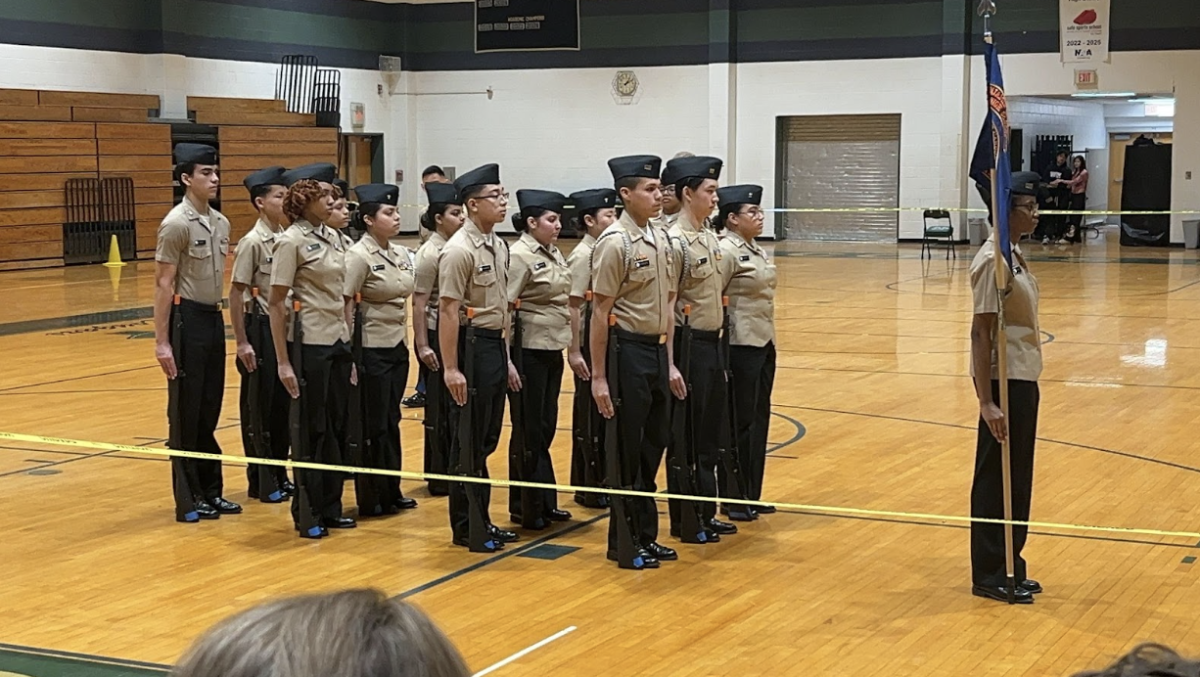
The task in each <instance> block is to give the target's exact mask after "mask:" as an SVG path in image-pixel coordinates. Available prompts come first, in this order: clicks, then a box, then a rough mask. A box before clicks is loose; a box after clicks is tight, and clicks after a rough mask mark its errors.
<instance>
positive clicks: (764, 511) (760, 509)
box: [753, 505, 775, 515]
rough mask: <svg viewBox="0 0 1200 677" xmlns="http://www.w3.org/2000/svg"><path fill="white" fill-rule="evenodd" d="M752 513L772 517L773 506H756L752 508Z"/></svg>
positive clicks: (773, 512)
mask: <svg viewBox="0 0 1200 677" xmlns="http://www.w3.org/2000/svg"><path fill="white" fill-rule="evenodd" d="M753 510H754V512H756V513H758V514H760V515H774V514H775V506H773V505H756V506H754V508H753Z"/></svg>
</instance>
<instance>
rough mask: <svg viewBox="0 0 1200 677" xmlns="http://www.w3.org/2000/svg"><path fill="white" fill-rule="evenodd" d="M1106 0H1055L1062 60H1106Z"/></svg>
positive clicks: (1107, 5) (1107, 13) (1108, 2)
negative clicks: (1057, 1) (1059, 28)
mask: <svg viewBox="0 0 1200 677" xmlns="http://www.w3.org/2000/svg"><path fill="white" fill-rule="evenodd" d="M1109 5H1110V0H1059V17H1060V20H1059V22H1060V24H1061V26H1062V29H1061V31H1060V32H1061V40H1062V60H1063V63H1108V17H1109Z"/></svg>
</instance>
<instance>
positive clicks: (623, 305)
mask: <svg viewBox="0 0 1200 677" xmlns="http://www.w3.org/2000/svg"><path fill="white" fill-rule="evenodd" d="M661 165H662V160H660V159H659V158H657V157H654V156H652V155H635V156H627V157H620V158H615V159H612V160H609V161H608V166H609V169H610V170H611V171H612V175H613V180H614V181H615V182H616V188H617V191H618V193H619V194H620V196H621V202H622V203H623V204H624V205H625V213H624V214H622V215H621V218H620V219H619V220H618V221H617V222H616V223H614V224H613V225H612V226H609V228H608V230H606V231H604V234H603V235H601V236H600V239H598V240H597V241H596V249H595V251H594V252H593V254H592V289H593V291H594V299H595V300H594V308H593V311H592V336H591V350H592V396H593V397H594V398H595V399H596V405H597V406H598V407H599V409H600V413H601V414H602V415H603V416H604V417H605V418H608V419H612V418H613V417H614V415H615V416H616V428H612V427H610V428H609V430H608V434H609V435H612V434H613V433H614V432H618V433H619V435H618V438H617V439H616V440H611V439H606V442H607V443H609V444H616V445H617V448H618V449H619V451H618V453H619V454H620V456H619V458H618V460H617V464H618V466H619V469H620V474H621V477H611V476H610V477H608V484H609V485H610V486H617V487H632V488H633V489H635V490H638V491H650V492H652V491H656V490H657V485H656V483H655V481H656V477H657V476H658V468H659V466H660V465H661V463H662V456H663V450H664V449H665V448H666V446H667V441H668V433H669V422H670V414H669V412H670V403H671V394H672V393H674V395H675V396H676V397H678V398H680V399H682V398H683V397H684V396H685V395H686V391H685V387H684V383H683V380H682V379H681V378H672V376H674V377H678V373H675V374H673V375H672V374H671V373H670V372H671V371H672V370H671V369H670V365H671V357H670V354H669V350H670V346H669V344H668V343H667V337H668V336H670V335H671V334H672V333H673V332H674V330H675V327H674V325H675V314H674V312H673V311H672V309H673V308H674V304H675V278H674V276H673V275H672V268H673V265H672V262H671V248H670V242H669V240H668V236H667V231H665V230H663V229H662V228H659V227H657V226H654V225H652V224H651V223H650V220H651V219H652V218H654V216H655V215H656V214H658V212H659V209H660V208H661V204H662V190H661V184H660V182H659V170H660V168H661ZM610 313H611V314H613V315H615V316H616V330H615V335H616V338H617V340H619V342H620V360H621V362H620V368H619V371H618V372H616V373H614V372H612V371H610V370H609V368H608V343H609V327H608V316H609V314H610ZM614 380H617V382H616V383H614V385H615V386H618V387H619V389H620V402H621V408H620V413H619V414H618V413H617V412H616V410H615V408H614V406H613V399H612V395H611V393H612V390H611V389H610V385H609V384H610V382H612V381H614ZM611 503H612V505H613V517H612V518H611V519H610V520H609V530H608V559H610V560H614V561H617V562H618V564H619V565H620V566H622V567H624V568H635V569H640V568H644V567H649V568H654V567H657V566H659V561H660V560H674V559H678V558H679V556H678V554H676V552H675V551H674V550H672V549H671V548H668V547H665V546H663V545H660V544H659V543H658V542H657V539H658V509H657V507H656V506H655V504H654V500H653V499H650V498H614V499H613V500H612V501H611ZM622 513H623V514H625V515H627V516H628V517H627V520H626V521H625V523H623V524H622V523H621V522H622V521H623V520H621V519H619V516H620V515H621V514H622ZM620 529H631V530H632V532H633V534H632V536H633V540H634V542H635V547H637V548H640V550H639V552H638V556H637V557H635V558H634V559H633V561H632V562H625V561H621V559H620V553H619V550H620V543H619V541H620V539H621V538H622V535H621V534H619V533H618V530H620Z"/></svg>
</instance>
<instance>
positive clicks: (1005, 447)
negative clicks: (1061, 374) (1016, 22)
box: [979, 0, 1017, 604]
mask: <svg viewBox="0 0 1200 677" xmlns="http://www.w3.org/2000/svg"><path fill="white" fill-rule="evenodd" d="M979 13H980V15H982V16H983V39H984V41H985V42H987V43H988V44H989V45H990V44H993V42H992V27H991V19H992V17H993V16H995V14H996V3H995V2H994V1H993V0H982V2H981V3H980V5H979ZM988 114H989V115H991V112H990V110H989V113H988ZM994 123H995V121H993V124H994ZM1001 124H1003V121H1002V122H1001ZM1002 133H1004V134H1005V135H1007V134H1008V129H1007V128H1005V129H1003V130H1002ZM994 156H995V157H994V159H993V163H992V177H991V178H992V191H991V193H992V214H993V216H994V217H995V218H996V219H997V220H999V218H1000V209H999V204H1000V200H1007V199H1009V196H1008V195H1003V196H1002V195H997V194H996V193H997V191H996V174H997V172H998V171H999V167H998V166H997V165H998V164H999V159H1000V153H995V154H994ZM992 225H993V229H992V234H993V238H992V240H993V245H994V246H995V249H996V251H995V257H994V258H995V263H996V266H995V268H996V300H997V304H996V309H997V312H996V337H995V345H996V369H997V372H998V373H997V375H998V377H999V382H1000V412H1001V413H1002V414H1003V415H1004V419H1003V421H1002V426H1003V429H1004V439H1003V440H1001V442H1000V467H1001V476H1002V478H1003V493H1004V573H1005V592H1007V594H1008V603H1009V604H1016V601H1017V600H1016V595H1017V582H1016V561H1015V560H1016V558H1015V553H1014V547H1013V525H1012V518H1013V507H1012V447H1011V444H1010V441H1009V434H1008V433H1009V428H1010V426H1009V425H1008V420H1009V419H1008V331H1007V324H1006V322H1005V320H1004V296H1005V291H1006V290H1007V289H1008V284H1009V279H1008V276H1009V271H1008V270H1007V268H1008V265H1007V259H1005V258H1004V250H1003V248H1002V244H1001V242H1000V238H999V237H996V235H998V234H999V229H998V228H996V227H995V226H996V224H992ZM1001 262H1004V264H1005V265H1004V266H1003V267H1002V266H1001V265H1000V264H1001Z"/></svg>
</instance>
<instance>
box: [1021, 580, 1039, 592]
mask: <svg viewBox="0 0 1200 677" xmlns="http://www.w3.org/2000/svg"><path fill="white" fill-rule="evenodd" d="M1017 589H1018V590H1024V591H1025V592H1028V593H1029V594H1031V595H1040V594H1042V584H1041V583H1038V582H1037V581H1035V580H1033V579H1032V578H1026V579H1025V580H1023V581H1021V582H1020V583H1017Z"/></svg>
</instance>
